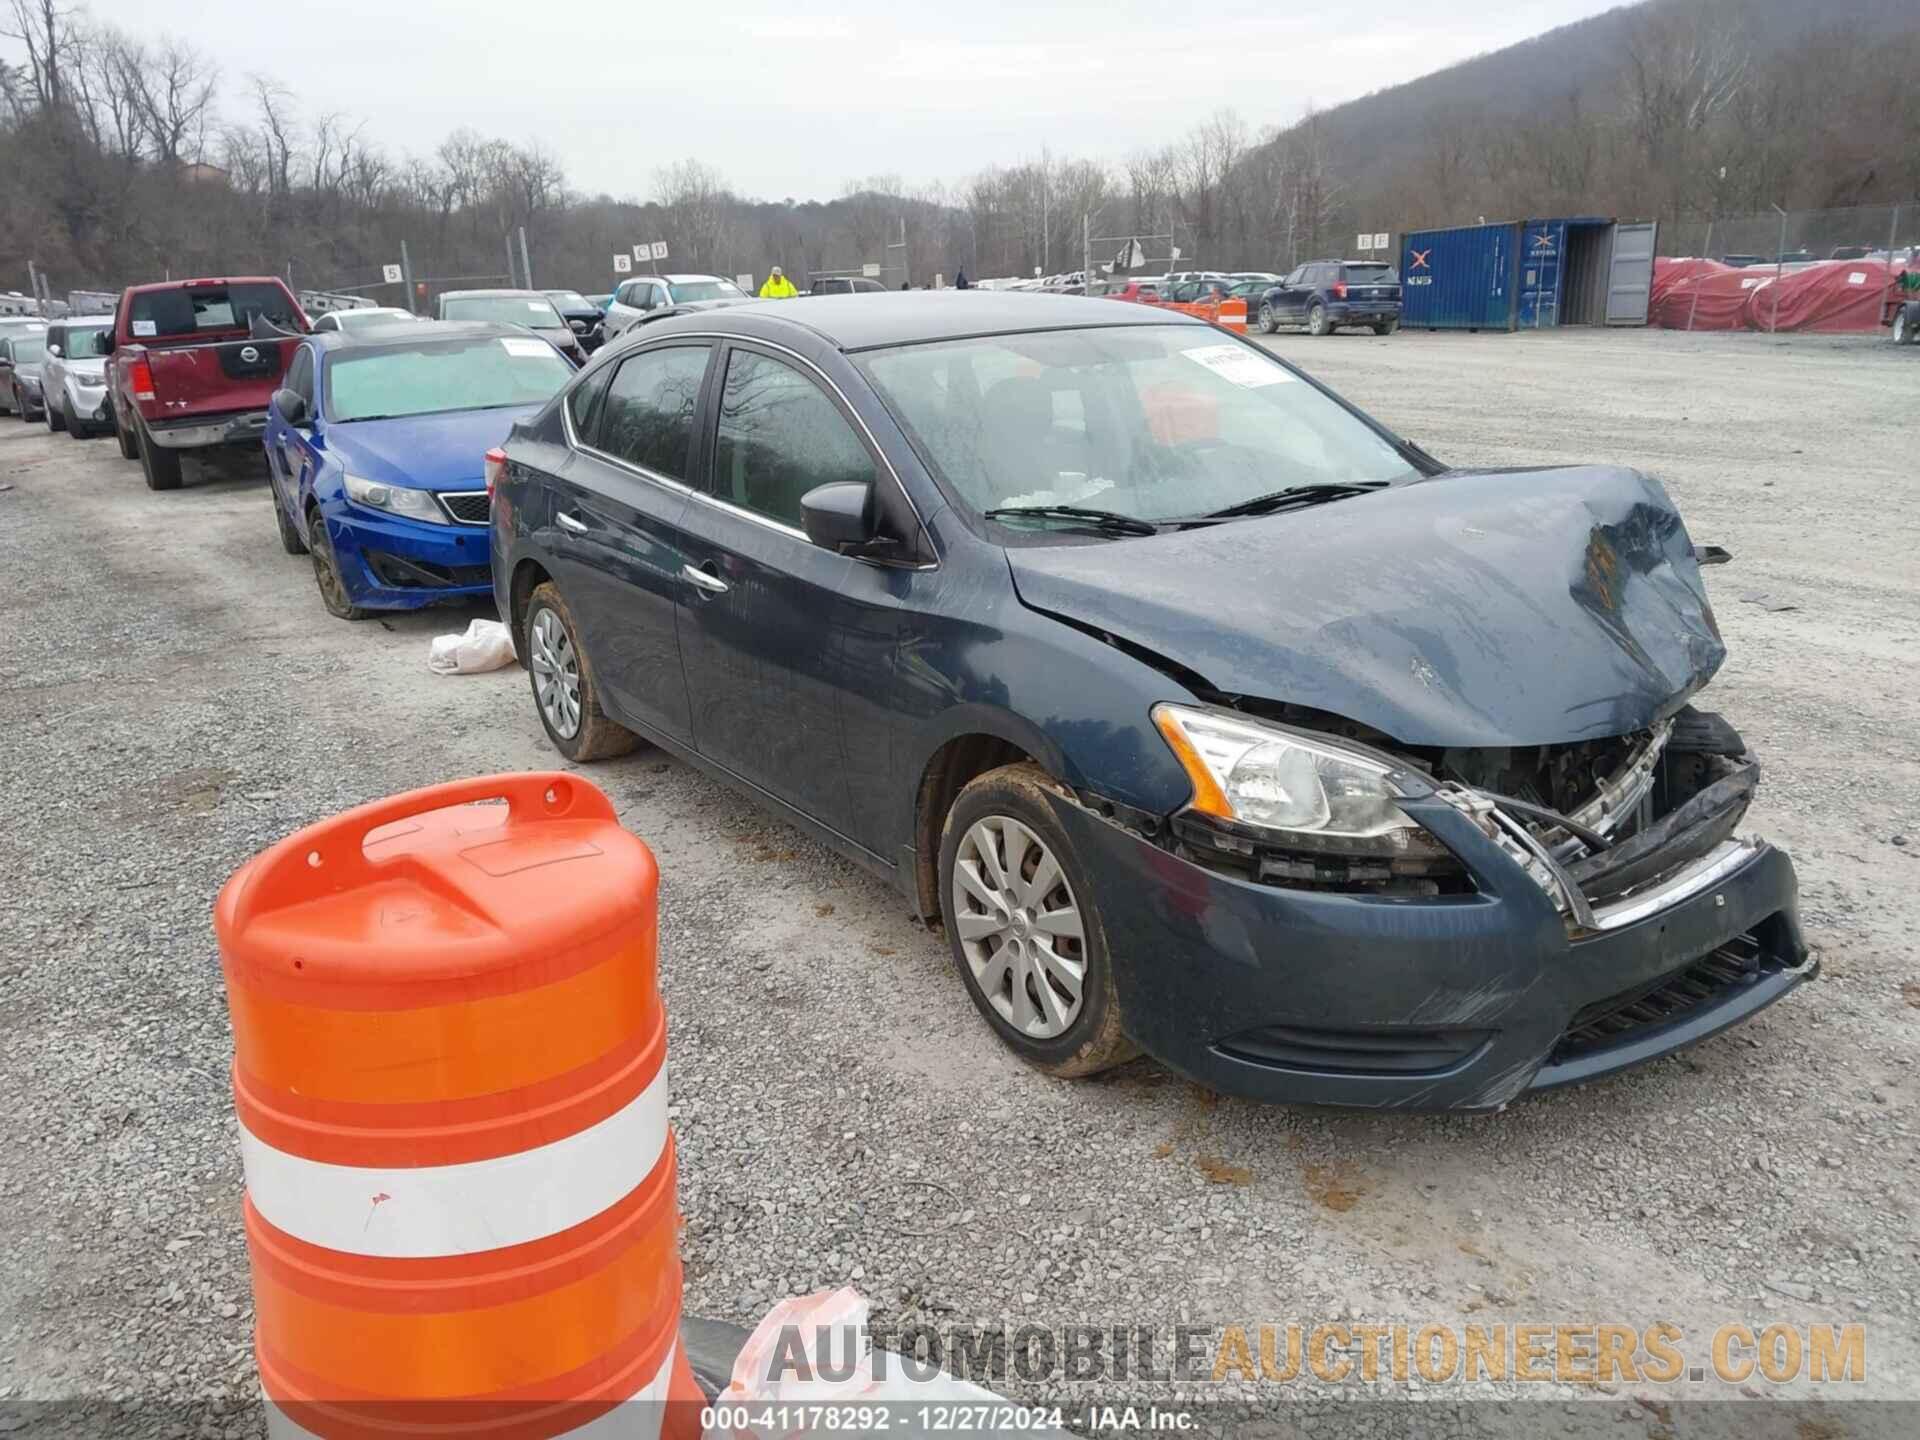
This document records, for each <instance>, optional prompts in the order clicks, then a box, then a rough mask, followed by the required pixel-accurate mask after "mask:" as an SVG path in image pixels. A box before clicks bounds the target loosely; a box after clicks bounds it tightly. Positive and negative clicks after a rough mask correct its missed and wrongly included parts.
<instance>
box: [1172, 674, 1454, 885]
mask: <svg viewBox="0 0 1920 1440" xmlns="http://www.w3.org/2000/svg"><path fill="white" fill-rule="evenodd" d="M1153 723H1154V725H1155V726H1156V727H1158V729H1159V731H1160V734H1161V735H1162V736H1163V737H1164V738H1165V739H1166V742H1167V745H1168V747H1169V748H1171V749H1172V751H1173V753H1174V755H1175V757H1176V758H1178V760H1179V761H1180V765H1181V768H1182V769H1184V770H1185V771H1186V772H1187V778H1188V779H1189V780H1191V781H1192V783H1193V799H1192V800H1191V801H1190V802H1189V803H1188V805H1187V808H1186V810H1185V811H1183V812H1182V817H1177V819H1176V829H1178V830H1181V831H1182V832H1184V835H1185V838H1188V839H1190V840H1198V841H1200V842H1201V843H1205V844H1208V845H1210V846H1211V847H1212V848H1213V849H1214V850H1224V851H1228V852H1232V853H1237V854H1239V855H1241V856H1244V857H1245V858H1246V860H1247V861H1248V863H1249V866H1250V868H1252V869H1254V871H1255V873H1256V874H1257V876H1258V878H1260V879H1263V880H1280V881H1286V880H1305V881H1314V880H1320V881H1326V882H1336V883H1337V882H1340V881H1366V880H1379V879H1386V878H1389V877H1391V876H1393V875H1396V874H1407V873H1413V874H1419V873H1422V872H1423V870H1424V862H1425V861H1428V860H1436V859H1441V860H1445V861H1447V862H1450V863H1449V864H1448V866H1447V868H1449V869H1451V868H1453V867H1454V866H1456V865H1457V863H1458V862H1456V861H1453V857H1452V855H1451V853H1450V852H1449V851H1448V850H1447V849H1446V847H1445V846H1443V845H1441V844H1440V842H1439V841H1438V840H1436V839H1434V837H1433V836H1432V835H1431V834H1429V833H1428V832H1427V831H1426V830H1425V829H1423V828H1422V827H1421V826H1420V825H1419V824H1418V823H1417V822H1415V821H1414V820H1413V819H1412V818H1411V817H1410V816H1408V815H1407V814H1406V813H1405V812H1404V811H1403V810H1401V808H1400V804H1399V802H1400V800H1401V798H1402V792H1401V791H1400V790H1399V789H1398V788H1397V787H1396V786H1395V784H1394V781H1393V775H1394V766H1393V765H1392V764H1391V763H1390V762H1388V761H1387V760H1385V759H1384V758H1382V757H1380V756H1376V755H1370V754H1368V753H1366V752H1365V751H1363V750H1359V749H1355V748H1349V747H1347V746H1345V745H1342V744H1340V743H1338V742H1336V741H1332V740H1327V739H1323V738H1321V737H1319V736H1317V735H1310V734H1305V733H1303V732H1301V731H1298V730H1289V729H1283V728H1281V727H1280V726H1277V725H1269V724H1265V723H1262V722H1260V721H1258V720H1252V719H1247V718H1244V717H1242V716H1238V715H1226V714H1222V713H1220V712H1218V711H1214V710H1200V709H1195V708H1193V707H1191V706H1186V705H1165V704H1163V705H1156V706H1155V707H1154V709H1153ZM1178 818H1185V819H1186V820H1188V821H1189V822H1198V824H1197V825H1196V824H1194V823H1188V824H1185V825H1182V824H1179V823H1178ZM1202 832H1204V833H1202ZM1321 857H1324V861H1322V859H1321ZM1368 861H1372V862H1376V863H1373V864H1366V863H1365V862H1368ZM1406 861H1411V862H1414V863H1413V864H1411V865H1406V864H1402V863H1401V862H1406ZM1329 863H1330V864H1331V866H1332V867H1333V868H1331V869H1330V868H1328V867H1329Z"/></svg>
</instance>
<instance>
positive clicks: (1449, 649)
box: [1007, 466, 1726, 746]
mask: <svg viewBox="0 0 1920 1440" xmlns="http://www.w3.org/2000/svg"><path fill="white" fill-rule="evenodd" d="M1007 559H1008V563H1009V564H1010V565H1011V566H1012V569H1013V578H1014V585H1015V587H1016V588H1017V589H1018V591H1019V594H1020V598H1021V600H1022V601H1023V602H1024V603H1025V604H1026V605H1028V606H1029V607H1031V608H1032V609H1035V610H1039V611H1042V612H1045V613H1049V614H1053V615H1057V616H1060V617H1063V618H1066V619H1069V620H1072V621H1075V622H1078V623H1080V624H1082V625H1085V626H1089V627H1092V628H1094V629H1098V630H1103V631H1106V632H1108V633H1110V634H1112V635H1114V636H1117V637H1119V638H1120V639H1122V640H1125V641H1129V642H1131V643H1132V644H1134V645H1137V646H1142V647H1144V648H1146V649H1148V650H1151V651H1154V652H1156V653H1157V654H1159V655H1161V656H1164V657H1166V658H1168V659H1170V660H1173V661H1177V662H1178V663H1179V664H1181V665H1183V666H1185V667H1186V668H1187V669H1189V670H1192V671H1194V672H1196V673H1197V674H1199V675H1200V676H1201V677H1202V678H1204V680H1205V681H1206V683H1207V684H1208V685H1210V686H1211V687H1213V688H1214V689H1216V690H1219V691H1222V692H1225V693H1227V694H1233V695H1245V696H1249V697H1261V698H1264V699H1268V700H1274V701H1283V702H1287V703H1290V704H1296V705H1305V706H1310V707H1312V708H1314V709H1317V710H1324V711H1329V712H1331V713H1333V714H1336V715H1341V716H1345V717H1346V718H1348V719H1350V720H1357V721H1360V722H1361V723H1363V724H1366V725H1370V726H1373V727H1374V728H1375V729H1377V730H1380V731H1382V732H1384V733H1385V734H1387V735H1390V736H1392V737H1393V738H1395V739H1397V740H1399V741H1401V742H1402V743H1404V744H1409V745H1432V746H1447V745H1461V746H1485V745H1546V744H1564V743H1567V742H1571V741H1575V740H1583V739H1592V738H1597V737H1601V736H1609V735H1622V734H1626V733H1627V732H1629V731H1633V730H1638V729H1641V728H1644V727H1645V726H1648V725H1651V724H1653V723H1655V722H1657V721H1658V720H1660V719H1662V718H1664V717H1666V716H1668V715H1670V714H1672V713H1673V712H1674V711H1676V710H1678V709H1679V708H1680V707H1681V706H1682V705H1683V704H1685V703H1686V700H1687V698H1688V697H1689V696H1690V695H1692V694H1693V693H1694V692H1695V691H1696V690H1698V689H1699V688H1700V687H1701V686H1703V685H1704V684H1706V682H1707V681H1708V680H1709V679H1710V678H1712V676H1713V673H1714V672H1715V671H1716V670H1718V669H1719V668H1720V662H1721V661H1722V660H1724V659H1725V658H1726V647H1725V646H1724V645H1723V644H1722V643H1721V640H1720V628H1719V625H1718V624H1717V623H1716V622H1715V620H1714V616H1713V609H1712V607H1711V605H1709V603H1708V601H1707V596H1706V588H1705V586H1704V585H1703V584H1702V582H1701V578H1700V569H1699V566H1698V564H1697V563H1696V562H1695V560H1694V556H1693V549H1692V542H1691V541H1690V539H1689V537H1688V535H1687V532H1686V527H1685V526H1684V525H1683V524H1682V523H1681V520H1680V515H1679V512H1678V511H1676V510H1675V509H1674V506H1673V502H1672V501H1671V500H1669V499H1668V498H1667V493H1666V491H1665V489H1664V488H1663V487H1662V486H1661V485H1660V484H1659V482H1657V481H1655V480H1652V479H1650V478H1648V477H1647V476H1645V475H1642V474H1640V473H1638V472H1637V471H1633V470H1626V469H1621V468H1617V467H1611V466H1578V467H1569V468H1566V469H1556V470H1526V471H1512V472H1492V473H1455V474H1448V475H1446V476H1443V477H1439V478H1436V479H1432V480H1425V481H1418V482H1413V483H1410V484H1406V485H1401V486H1396V487H1394V488H1392V489H1390V490H1384V491H1379V492H1376V493H1373V494H1370V495H1363V496H1357V497H1355V498H1353V499H1349V500H1338V501H1334V502H1331V503H1329V504H1325V505H1322V506H1319V507H1317V508H1315V509H1311V510H1304V511H1295V512H1293V513H1292V514H1284V515H1273V516H1268V517H1265V518H1263V519H1257V520H1244V521H1235V522H1230V523H1227V524H1222V525H1216V526H1210V527H1205V528H1200V529H1195V530H1187V531H1180V532H1177V533H1172V534H1168V535H1162V536H1156V537H1153V538H1150V539H1149V538H1142V539H1138V540H1118V541H1110V542H1103V543H1097V544H1090V545H1071V544H1069V545H1050V546H1022V547H1016V548H1010V549H1009V550H1008V551H1007Z"/></svg>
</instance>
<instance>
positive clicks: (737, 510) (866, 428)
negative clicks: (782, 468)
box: [560, 330, 940, 570]
mask: <svg viewBox="0 0 1920 1440" xmlns="http://www.w3.org/2000/svg"><path fill="white" fill-rule="evenodd" d="M686 340H702V341H738V342H740V343H742V344H745V345H750V346H751V345H758V346H761V347H763V348H765V349H768V350H774V351H778V352H779V353H780V354H781V355H784V356H786V357H787V358H789V359H790V360H792V361H793V362H794V363H795V365H796V366H798V367H802V368H804V369H805V370H807V371H810V372H811V373H812V374H813V375H814V376H815V377H816V378H818V380H819V381H820V383H821V384H822V385H824V386H826V388H827V389H828V390H830V391H831V392H832V393H833V394H834V395H835V396H836V397H838V399H839V401H840V403H841V404H842V405H843V406H845V407H846V413H847V414H849V415H851V416H852V417H853V423H854V424H855V425H856V426H858V427H859V430H860V433H861V434H862V435H863V436H865V437H866V442H867V450H868V452H869V453H870V454H871V455H872V456H873V457H874V458H875V460H877V461H878V462H879V465H880V467H881V468H882V469H883V470H885V471H886V474H887V477H888V478H889V479H890V480H892V481H893V488H894V489H896V490H898V491H899V492H900V498H901V499H903V500H905V501H906V502H907V509H908V510H909V511H910V512H911V513H912V515H913V519H914V523H915V524H916V525H918V526H919V527H920V533H921V534H922V535H924V536H925V537H926V540H927V545H928V548H929V549H931V548H932V546H933V535H932V532H930V531H929V530H928V529H927V522H926V520H925V518H924V517H922V515H921V514H920V507H919V506H918V505H916V504H915V503H914V500H913V496H912V494H911V493H909V491H908V490H907V487H906V485H905V484H904V483H903V482H902V481H901V479H900V472H899V471H898V470H895V469H894V468H893V462H892V461H891V460H889V459H888V458H887V452H886V449H885V447H884V446H882V445H881V444H880V441H879V440H878V438H876V437H875V435H874V433H873V428H872V427H871V426H870V425H868V424H867V422H866V419H865V417H864V416H862V415H861V414H860V412H859V411H858V410H857V409H855V408H854V404H853V402H852V401H851V400H849V399H848V398H847V392H846V391H844V390H842V389H841V388H840V387H839V386H838V385H836V384H835V383H834V381H833V377H832V376H831V375H829V374H827V373H826V371H824V370H822V369H821V368H820V367H819V366H818V365H816V364H814V363H813V362H812V361H811V360H809V359H807V357H806V356H804V355H802V354H800V353H799V352H798V351H797V350H791V349H789V348H788V347H786V346H785V345H782V344H780V343H779V342H778V341H777V340H763V339H761V338H760V337H759V336H757V335H736V334H734V333H732V332H731V331H724V330H681V331H677V332H676V333H674V334H672V335H662V336H660V337H659V338H658V339H656V340H653V341H651V342H649V343H647V344H643V345H636V346H634V347H633V348H632V349H631V350H627V351H623V352H622V353H621V354H619V355H617V356H614V355H610V356H608V357H607V361H606V363H608V364H616V363H619V362H621V361H624V360H628V359H631V358H633V357H634V356H635V355H639V354H641V353H642V352H643V351H647V350H653V349H658V348H661V347H664V346H672V345H674V344H677V343H679V342H681V341H686ZM608 383H609V384H611V383H612V382H608ZM720 383H721V385H722V387H724V386H725V385H726V376H724V375H722V376H721V377H720ZM560 422H561V427H562V429H563V430H564V431H565V433H566V437H567V445H568V448H569V449H572V450H574V451H578V452H581V453H584V454H588V455H591V456H593V457H594V458H595V459H597V460H604V461H606V462H607V463H609V464H612V465H618V466H619V467H620V468H621V469H623V470H628V471H631V472H632V473H633V474H635V475H638V476H640V477H641V478H642V479H645V480H651V481H653V482H654V483H655V484H656V485H663V486H665V487H666V488H667V489H669V490H672V491H675V492H677V493H679V494H682V495H690V496H692V497H693V498H694V499H695V500H700V501H703V502H705V503H706V504H707V505H710V506H712V507H714V508H715V509H719V510H724V511H726V512H727V513H728V514H729V515H739V516H742V517H744V518H746V519H748V520H751V521H753V522H754V523H755V524H756V525H760V526H763V527H765V528H766V529H768V530H775V531H778V532H779V533H780V534H782V535H791V536H794V537H795V538H796V539H799V540H802V541H805V542H806V543H807V544H809V545H811V544H812V543H813V542H812V541H811V540H808V539H807V532H806V531H804V530H802V529H799V528H798V527H797V526H793V525H788V524H786V523H785V522H784V521H780V520H775V519H773V518H772V517H771V516H768V515H762V514H761V513H760V512H759V511H757V510H750V509H748V508H747V507H746V506H744V505H736V504H734V503H733V502H732V501H731V500H722V499H721V498H720V497H719V496H717V495H710V494H708V493H707V492H706V491H704V490H699V489H696V488H694V487H693V486H691V485H688V484H687V483H685V482H684V481H681V480H675V479H672V478H671V477H669V476H666V475H661V474H658V473H656V472H654V471H652V470H649V469H647V468H646V467H645V466H642V465H635V464H634V463H633V462H632V461H630V460H622V459H621V458H620V457H619V456H617V455H609V454H608V453H607V452H606V451H604V450H601V449H599V448H598V447H597V446H593V445H588V444H585V443H583V442H582V441H581V439H580V436H579V434H578V432H576V431H575V429H574V427H573V411H572V407H570V406H569V405H568V404H567V402H566V399H565V397H564V396H563V397H562V398H561V401H560ZM895 568H899V569H911V570H938V569H939V568H940V561H939V559H938V558H937V552H936V558H935V559H933V560H930V561H927V562H925V563H923V564H920V565H912V566H899V567H895Z"/></svg>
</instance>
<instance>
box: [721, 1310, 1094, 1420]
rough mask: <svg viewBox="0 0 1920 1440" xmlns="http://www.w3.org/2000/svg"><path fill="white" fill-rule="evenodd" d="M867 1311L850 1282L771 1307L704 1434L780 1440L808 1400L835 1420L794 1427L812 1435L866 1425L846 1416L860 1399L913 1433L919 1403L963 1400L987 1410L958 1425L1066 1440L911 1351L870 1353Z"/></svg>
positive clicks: (853, 1412)
mask: <svg viewBox="0 0 1920 1440" xmlns="http://www.w3.org/2000/svg"><path fill="white" fill-rule="evenodd" d="M867 1318H868V1310H867V1300H866V1297H865V1296H864V1295H862V1294H861V1293H860V1292H859V1291H857V1290H854V1289H852V1288H850V1287H846V1286H843V1287H841V1288H840V1289H838V1290H822V1291H819V1292H817V1293H816V1294H812V1295H797V1296H794V1297H792V1298H791V1299H787V1300H782V1301H781V1302H780V1303H779V1304H777V1305H775V1306H774V1307H773V1309H771V1310H769V1311H768V1312H767V1313H766V1315H765V1317H764V1318H762V1320H761V1321H760V1323H759V1324H758V1325H757V1326H755V1327H754V1331H753V1334H751V1335H750V1336H748V1337H747V1342H746V1344H745V1345H743V1346H741V1348H740V1354H739V1356H738V1357H737V1358H736V1359H735V1360H734V1362H733V1381H732V1383H731V1384H730V1385H728V1386H727V1388H726V1389H725V1390H723V1391H721V1392H720V1394H719V1396H718V1397H717V1398H716V1399H715V1400H714V1402H713V1416H714V1422H715V1423H714V1424H713V1425H712V1426H711V1427H709V1428H708V1430H707V1432H706V1435H705V1436H704V1440H785V1437H786V1436H788V1435H790V1434H793V1433H794V1430H795V1426H794V1425H793V1423H792V1422H793V1421H794V1420H795V1418H796V1417H797V1416H799V1415H802V1414H804V1413H805V1407H808V1406H817V1405H825V1406H830V1407H832V1408H833V1409H834V1410H835V1411H836V1412H838V1415H839V1416H840V1417H842V1418H841V1423H839V1424H836V1423H835V1422H834V1420H832V1419H827V1418H825V1417H822V1418H821V1420H820V1421H819V1422H818V1423H812V1424H807V1425H804V1426H803V1427H800V1428H804V1429H805V1430H807V1431H808V1432H809V1433H811V1434H819V1433H823V1432H825V1431H826V1430H828V1429H846V1430H853V1431H859V1430H862V1429H863V1428H865V1427H862V1426H860V1425H858V1424H852V1423H848V1422H850V1421H851V1420H853V1419H854V1418H855V1417H857V1416H858V1415H859V1413H860V1409H861V1407H863V1406H881V1405H885V1406H888V1407H889V1409H888V1421H890V1423H886V1422H883V1423H881V1424H879V1425H876V1426H874V1427H872V1428H874V1429H885V1430H887V1431H889V1432H890V1433H892V1434H896V1435H901V1434H904V1435H919V1434H922V1433H927V1432H923V1431H922V1429H921V1426H920V1407H921V1406H935V1407H939V1406H954V1405H963V1406H969V1407H973V1406H985V1407H989V1409H988V1411H987V1412H986V1414H984V1415H983V1416H982V1417H981V1419H980V1420H979V1421H977V1422H976V1423H974V1424H971V1425H968V1426H963V1427H960V1428H961V1432H962V1433H968V1434H973V1435H981V1434H992V1433H996V1432H997V1431H999V1430H1001V1429H1005V1430H1006V1431H1007V1433H1008V1434H1009V1435H1011V1434H1012V1433H1013V1432H1014V1430H1016V1429H1017V1430H1018V1433H1019V1440H1045V1437H1057V1440H1071V1437H1066V1436H1062V1435H1061V1433H1060V1432H1059V1431H1057V1430H1053V1429H1050V1428H1048V1427H1047V1426H1046V1425H1044V1424H1040V1425H1036V1424H1034V1423H1033V1422H1031V1421H1030V1422H1028V1423H1027V1424H1024V1425H1020V1424H1017V1423H1013V1422H1008V1421H1005V1420H1004V1419H1002V1418H1000V1417H1001V1415H1002V1414H1003V1413H1004V1411H1005V1409H1006V1408H1007V1407H1009V1406H1010V1405H1011V1402H1010V1401H1008V1400H1007V1399H1006V1397H1004V1396H1002V1395H996V1394H995V1393H994V1392H993V1391H991V1390H988V1389H985V1388H984V1387H982V1386H979V1385H975V1384H973V1383H972V1382H971V1381H967V1380H961V1379H958V1378H957V1377H955V1376H952V1375H949V1374H947V1372H946V1371H944V1370H936V1369H933V1368H932V1367H930V1366H929V1365H927V1364H926V1363H924V1362H922V1361H917V1360H914V1359H913V1358H912V1357H909V1356H901V1355H896V1354H893V1353H891V1352H888V1351H879V1352H876V1351H875V1350H874V1348H873V1339H872V1335H871V1333H870V1331H869V1330H868V1328H867ZM782 1407H787V1408H782ZM996 1412H999V1413H996ZM783 1421H784V1422H786V1423H784V1424H783V1423H782V1422H783Z"/></svg>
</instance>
